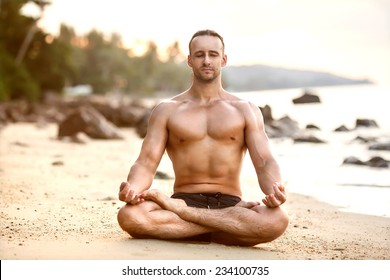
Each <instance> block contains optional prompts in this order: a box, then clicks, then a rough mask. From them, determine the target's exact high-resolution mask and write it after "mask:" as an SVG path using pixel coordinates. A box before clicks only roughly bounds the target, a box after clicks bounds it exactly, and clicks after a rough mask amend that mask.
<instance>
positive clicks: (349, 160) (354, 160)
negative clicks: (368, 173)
mask: <svg viewBox="0 0 390 280" xmlns="http://www.w3.org/2000/svg"><path fill="white" fill-rule="evenodd" d="M343 164H355V165H366V164H365V163H364V162H363V161H361V160H360V159H358V158H357V157H354V156H351V157H347V158H346V159H344V161H343Z"/></svg>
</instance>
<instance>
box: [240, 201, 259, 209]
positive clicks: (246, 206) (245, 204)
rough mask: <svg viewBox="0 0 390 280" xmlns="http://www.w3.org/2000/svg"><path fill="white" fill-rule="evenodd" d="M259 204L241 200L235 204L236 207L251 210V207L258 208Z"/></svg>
mask: <svg viewBox="0 0 390 280" xmlns="http://www.w3.org/2000/svg"><path fill="white" fill-rule="evenodd" d="M259 205H260V202H252V201H243V200H241V201H240V202H239V203H237V204H236V206H237V207H244V208H248V209H251V208H253V207H256V206H259Z"/></svg>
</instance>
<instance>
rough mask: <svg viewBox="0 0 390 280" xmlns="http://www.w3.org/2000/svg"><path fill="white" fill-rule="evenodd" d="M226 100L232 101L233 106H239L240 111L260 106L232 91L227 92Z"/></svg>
mask: <svg viewBox="0 0 390 280" xmlns="http://www.w3.org/2000/svg"><path fill="white" fill-rule="evenodd" d="M225 100H226V101H227V102H229V103H231V104H232V105H233V106H235V107H237V109H239V110H240V111H241V110H244V111H247V110H251V109H252V110H253V109H255V108H258V107H257V106H256V105H255V104H253V103H252V102H250V101H248V100H245V99H242V98H240V97H238V96H236V95H233V94H231V93H227V95H226V99H225Z"/></svg>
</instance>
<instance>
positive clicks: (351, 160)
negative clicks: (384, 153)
mask: <svg viewBox="0 0 390 280" xmlns="http://www.w3.org/2000/svg"><path fill="white" fill-rule="evenodd" d="M343 164H355V165H365V166H370V167H377V168H388V167H389V161H388V160H385V159H383V158H382V157H378V156H376V157H372V158H371V159H369V160H367V161H366V162H363V161H361V160H360V159H358V158H356V157H354V156H351V157H348V158H346V159H345V160H344V161H343Z"/></svg>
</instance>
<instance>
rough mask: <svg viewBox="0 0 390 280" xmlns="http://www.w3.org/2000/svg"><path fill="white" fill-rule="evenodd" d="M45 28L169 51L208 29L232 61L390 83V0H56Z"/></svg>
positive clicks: (47, 14) (45, 17) (43, 21)
mask: <svg viewBox="0 0 390 280" xmlns="http://www.w3.org/2000/svg"><path fill="white" fill-rule="evenodd" d="M49 1H51V3H52V4H51V5H50V6H48V7H47V8H46V9H45V11H44V15H43V18H42V19H41V21H40V22H39V25H40V27H42V28H43V29H44V30H46V31H47V32H49V33H51V34H57V33H58V30H59V26H60V24H61V23H65V24H67V25H69V26H72V27H73V28H74V29H75V31H76V33H77V34H79V35H83V34H86V33H88V32H89V31H91V30H92V29H96V30H98V31H101V32H103V33H104V34H107V35H109V34H112V33H114V32H115V33H117V34H119V35H120V36H121V37H122V40H123V42H124V43H125V45H126V46H127V47H129V48H132V49H133V50H135V51H137V50H140V47H142V44H143V43H144V42H146V41H153V42H155V43H156V44H157V45H158V46H159V47H160V48H161V50H165V49H166V47H167V46H169V45H171V44H173V42H175V41H178V42H179V43H180V46H181V48H182V51H183V52H184V53H185V54H186V55H187V54H188V49H187V45H188V41H189V40H190V38H191V36H192V34H193V33H195V32H196V31H198V30H200V29H214V30H216V31H217V32H218V33H220V34H221V35H222V36H223V37H224V40H225V44H226V54H227V56H228V64H230V65H250V64H257V63H259V64H265V65H270V66H277V67H284V68H293V69H303V70H314V71H323V72H328V73H333V74H336V75H341V76H344V77H348V78H357V79H362V78H367V79H370V80H371V81H373V82H375V83H378V84H383V85H386V86H387V85H389V86H390V0H272V1H271V0H265V1H264V0H194V1H187V0H163V1H161V0H139V1H135V0H109V1H107V0H49Z"/></svg>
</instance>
